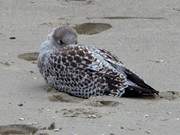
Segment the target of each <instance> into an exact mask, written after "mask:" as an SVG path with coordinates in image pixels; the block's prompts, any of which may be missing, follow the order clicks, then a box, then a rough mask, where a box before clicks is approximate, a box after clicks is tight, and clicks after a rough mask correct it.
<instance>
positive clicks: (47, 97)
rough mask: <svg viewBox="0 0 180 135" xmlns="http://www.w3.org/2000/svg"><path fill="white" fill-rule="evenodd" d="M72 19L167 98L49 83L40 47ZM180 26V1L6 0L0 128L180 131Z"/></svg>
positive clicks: (89, 39)
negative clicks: (80, 93) (84, 95)
mask: <svg viewBox="0 0 180 135" xmlns="http://www.w3.org/2000/svg"><path fill="white" fill-rule="evenodd" d="M65 24H68V25H70V26H72V27H74V28H76V30H77V32H78V33H79V35H78V36H79V42H80V43H85V44H87V45H89V46H96V47H98V48H105V49H108V50H110V51H111V52H112V53H113V54H115V55H116V56H118V58H119V59H120V60H121V61H122V62H123V63H124V64H125V65H126V66H127V67H128V68H130V69H132V70H133V71H134V72H135V73H137V74H138V75H140V76H141V77H142V78H143V79H144V80H145V81H146V82H147V83H148V84H149V85H151V86H152V87H153V88H155V89H156V90H158V91H160V97H156V98H155V99H135V98H134V99H132V98H118V97H92V98H90V99H79V98H75V97H71V96H69V95H66V94H64V93H60V92H56V91H55V90H53V89H52V88H49V87H48V86H47V85H46V83H45V81H44V80H43V78H42V76H41V75H40V73H39V71H38V68H37V61H36V59H37V55H38V49H39V46H40V44H41V42H43V41H44V40H46V39H47V34H48V33H49V32H50V31H51V30H52V29H53V28H54V27H58V26H62V25H65ZM179 24H180V1H179V0H149V1H147V0H146V1H145V0H0V134H3V135H4V134H8V133H11V134H12V132H13V133H15V134H20V133H24V134H26V135H28V134H34V133H35V134H36V135H38V134H39V135H40V134H41V135H42V134H43V133H44V135H47V134H49V135H60V134H61V135H93V134H94V135H145V134H150V135H179V133H180V128H179V127H180V94H179V93H180V85H179V82H180V71H179V69H180V25H179Z"/></svg>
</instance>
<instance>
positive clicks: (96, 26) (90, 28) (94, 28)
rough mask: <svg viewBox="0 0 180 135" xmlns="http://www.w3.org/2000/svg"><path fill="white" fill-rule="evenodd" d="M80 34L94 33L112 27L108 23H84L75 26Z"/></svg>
mask: <svg viewBox="0 0 180 135" xmlns="http://www.w3.org/2000/svg"><path fill="white" fill-rule="evenodd" d="M73 28H74V29H75V30H76V31H77V33H78V34H84V35H93V34H97V33H100V32H103V31H105V30H108V29H110V28H112V26H111V25H110V24H107V23H83V24H78V25H76V26H74V27H73Z"/></svg>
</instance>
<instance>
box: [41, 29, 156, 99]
mask: <svg viewBox="0 0 180 135" xmlns="http://www.w3.org/2000/svg"><path fill="white" fill-rule="evenodd" d="M38 68H39V71H40V73H41V74H42V76H43V78H44V79H45V81H46V82H47V84H48V85H50V86H52V87H54V88H55V89H56V90H58V91H60V92H65V93H68V94H70V95H72V96H76V97H81V98H89V97H91V96H103V95H109V96H118V97H146V96H151V97H154V96H155V95H158V93H159V92H158V91H156V90H155V89H154V88H152V87H151V86H149V85H148V84H146V83H145V82H144V80H143V79H141V78H140V77H139V76H138V75H136V74H135V73H134V72H132V71H131V70H129V69H127V68H126V67H125V66H124V64H123V63H122V62H121V61H120V60H119V59H118V58H117V57H116V56H114V55H113V54H112V53H111V52H109V51H107V50H105V49H99V48H96V47H90V46H87V45H85V44H80V43H78V37H77V33H76V31H75V30H74V29H73V28H71V27H70V26H62V27H58V28H56V29H54V30H53V32H51V33H50V34H49V35H48V39H47V40H46V41H44V42H43V43H42V44H41V46H40V53H39V56H38Z"/></svg>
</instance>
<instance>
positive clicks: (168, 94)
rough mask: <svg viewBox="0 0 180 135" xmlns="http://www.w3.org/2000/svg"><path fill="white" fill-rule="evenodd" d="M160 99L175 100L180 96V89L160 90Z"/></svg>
mask: <svg viewBox="0 0 180 135" xmlns="http://www.w3.org/2000/svg"><path fill="white" fill-rule="evenodd" d="M157 98H158V99H166V100H175V99H179V98H180V92H178V91H165V92H160V93H159V97H157Z"/></svg>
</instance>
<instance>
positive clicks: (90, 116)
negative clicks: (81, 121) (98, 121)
mask: <svg viewBox="0 0 180 135" xmlns="http://www.w3.org/2000/svg"><path fill="white" fill-rule="evenodd" d="M96 117H97V116H96V115H94V114H93V115H88V118H96Z"/></svg>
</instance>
